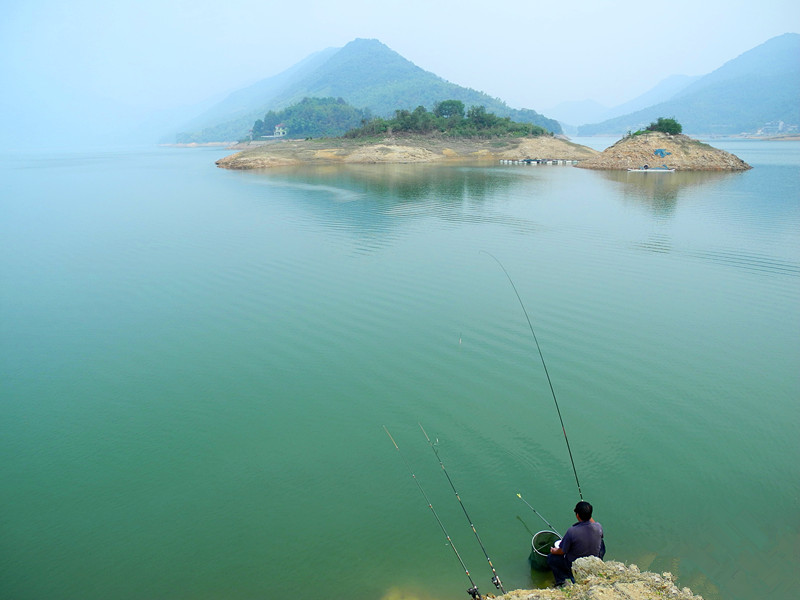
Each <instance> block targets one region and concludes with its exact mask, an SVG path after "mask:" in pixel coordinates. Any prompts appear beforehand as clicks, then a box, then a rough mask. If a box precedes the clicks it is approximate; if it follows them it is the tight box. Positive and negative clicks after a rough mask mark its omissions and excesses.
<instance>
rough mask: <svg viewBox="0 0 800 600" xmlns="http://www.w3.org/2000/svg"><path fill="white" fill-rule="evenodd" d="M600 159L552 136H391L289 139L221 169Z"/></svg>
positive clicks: (248, 152)
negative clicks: (536, 159)
mask: <svg viewBox="0 0 800 600" xmlns="http://www.w3.org/2000/svg"><path fill="white" fill-rule="evenodd" d="M237 148H241V146H237ZM596 154H597V151H596V150H593V149H591V148H587V147H586V146H581V145H579V144H575V143H572V142H569V141H566V140H563V139H561V138H556V137H552V136H540V137H530V138H499V139H498V138H489V139H472V138H452V137H443V136H435V135H431V136H394V137H392V136H390V137H387V138H385V139H382V140H380V141H375V140H370V141H365V140H351V139H346V138H333V139H327V140H285V141H281V142H277V143H270V144H264V145H259V146H254V147H252V148H246V147H245V149H243V150H242V151H241V152H238V153H236V154H233V155H231V156H226V157H225V158H223V159H220V160H218V161H217V166H219V167H222V168H225V169H268V168H271V167H279V166H291V165H301V164H337V163H361V164H370V163H423V162H424V163H433V162H443V163H447V162H454V163H463V162H483V161H497V160H524V159H526V158H540V159H558V160H585V159H587V158H590V157H592V156H594V155H596Z"/></svg>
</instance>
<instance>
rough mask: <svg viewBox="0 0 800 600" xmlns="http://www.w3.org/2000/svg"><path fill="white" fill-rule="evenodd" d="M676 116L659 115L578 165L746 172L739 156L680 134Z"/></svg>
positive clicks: (658, 169)
mask: <svg viewBox="0 0 800 600" xmlns="http://www.w3.org/2000/svg"><path fill="white" fill-rule="evenodd" d="M682 129H683V128H682V126H681V124H680V123H678V122H677V121H676V120H675V119H671V118H665V117H659V118H658V120H657V121H654V122H652V123H650V125H649V126H648V127H647V128H646V129H640V130H639V131H636V132H633V133H628V135H626V136H625V137H623V138H622V139H621V140H619V141H618V142H617V143H615V144H614V145H613V146H610V147H608V148H606V149H605V150H603V152H602V153H600V154H598V155H597V156H594V157H592V158H590V159H588V160H585V161H582V162H581V163H580V164H578V165H577V166H579V167H581V168H584V169H606V170H622V171H625V170H632V169H633V170H638V171H648V170H650V169H652V170H653V171H669V170H675V171H746V170H747V169H750V168H752V167H751V166H750V165H748V164H747V163H746V162H744V161H743V160H741V159H740V158H739V157H738V156H735V155H733V154H731V153H730V152H725V151H724V150H720V149H719V148H714V147H713V146H709V145H708V144H705V143H703V142H701V141H699V140H695V139H693V138H690V137H689V136H687V135H683V133H682Z"/></svg>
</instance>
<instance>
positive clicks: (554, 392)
mask: <svg viewBox="0 0 800 600" xmlns="http://www.w3.org/2000/svg"><path fill="white" fill-rule="evenodd" d="M481 252H483V253H484V254H488V255H489V256H491V257H492V258H493V259H494V260H495V262H496V263H497V264H498V265H500V268H501V269H503V273H505V274H506V277H507V278H508V282H509V283H510V284H511V287H512V288H514V293H515V294H516V295H517V300H519V305H520V306H521V307H522V312H524V313H525V318H526V319H527V320H528V327H529V328H530V330H531V335H533V341H534V342H536V349H537V350H538V351H539V358H541V359H542V366H543V367H544V374H545V375H546V376H547V383H548V384H549V385H550V393H551V394H552V395H553V402H555V405H556V412H557V413H558V420H559V421H560V422H561V431H562V432H563V433H564V441H565V442H567V452H568V453H569V461H570V463H572V472H573V473H574V474H575V484H576V485H577V486H578V495H579V496H580V497H581V500H583V492H582V491H581V482H580V481H578V471H577V470H576V469H575V460H574V459H573V458H572V448H570V445H569V438H568V437H567V429H566V427H564V419H563V418H562V417H561V409H560V408H559V406H558V400H557V399H556V391H555V389H553V382H552V381H551V380H550V373H549V372H548V371H547V363H545V362H544V354H542V348H541V347H540V346H539V340H538V339H537V338H536V332H535V331H534V330H533V323H531V318H530V317H529V316H528V311H527V310H526V309H525V305H524V304H523V303H522V298H521V297H520V295H519V291H517V286H516V285H514V280H513V279H511V275H509V274H508V271H506V268H505V267H504V266H503V263H501V262H500V259H499V258H497V257H496V256H495V255H494V254H491V253H489V252H487V251H486V250H481Z"/></svg>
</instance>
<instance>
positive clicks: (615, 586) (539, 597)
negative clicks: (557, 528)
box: [498, 556, 703, 600]
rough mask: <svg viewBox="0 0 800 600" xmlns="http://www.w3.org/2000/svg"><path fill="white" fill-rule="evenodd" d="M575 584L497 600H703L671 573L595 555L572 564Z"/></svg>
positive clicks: (509, 595)
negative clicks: (570, 599) (642, 567)
mask: <svg viewBox="0 0 800 600" xmlns="http://www.w3.org/2000/svg"><path fill="white" fill-rule="evenodd" d="M572 574H573V575H574V576H575V583H574V584H570V582H567V585H565V586H564V587H562V588H548V589H543V590H514V591H513V592H508V593H507V594H505V595H503V596H499V597H498V598H503V599H504V600H544V599H550V600H560V599H561V598H573V599H574V598H584V599H586V600H653V599H655V598H669V599H671V600H703V597H702V596H697V595H695V594H693V593H692V591H691V590H690V589H689V588H683V589H678V586H677V585H675V581H674V579H673V576H672V574H671V573H661V574H658V573H649V572H646V571H644V572H642V571H640V570H639V567H637V566H636V565H625V564H623V563H619V562H613V561H608V562H603V561H602V560H600V559H599V558H597V557H595V556H589V557H586V558H579V559H578V560H576V561H575V563H574V564H573V565H572Z"/></svg>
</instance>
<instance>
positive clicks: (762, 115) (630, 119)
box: [578, 33, 800, 135]
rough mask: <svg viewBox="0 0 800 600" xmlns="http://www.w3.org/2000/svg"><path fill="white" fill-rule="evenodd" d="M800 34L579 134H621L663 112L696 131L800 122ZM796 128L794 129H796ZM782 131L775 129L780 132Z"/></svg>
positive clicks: (780, 39)
mask: <svg viewBox="0 0 800 600" xmlns="http://www.w3.org/2000/svg"><path fill="white" fill-rule="evenodd" d="M798 57H800V34H797V33H786V34H784V35H781V36H778V37H774V38H772V39H770V40H768V41H766V42H764V43H763V44H761V45H759V46H757V47H755V48H753V49H752V50H749V51H748V52H745V53H744V54H742V55H740V56H738V57H737V58H734V59H733V60H730V61H728V62H727V63H725V64H724V65H722V66H721V67H720V68H719V69H717V70H715V71H713V72H711V73H709V74H708V75H705V76H703V77H701V78H700V79H698V80H697V81H695V82H694V83H692V84H691V85H689V86H688V87H686V88H685V89H683V90H681V91H680V92H679V93H677V94H676V95H675V96H674V97H672V98H670V99H669V100H667V101H666V102H662V103H660V104H656V105H653V106H650V107H649V108H645V109H642V110H639V111H637V112H633V113H630V114H627V115H624V116H622V117H617V118H614V119H609V120H608V121H604V122H602V123H597V124H593V125H582V126H581V127H579V128H578V135H604V134H605V135H609V134H613V135H622V134H624V133H625V132H626V131H628V130H636V129H639V128H640V127H642V126H643V125H646V124H647V123H648V122H650V121H652V120H654V119H656V118H657V117H659V116H663V115H669V116H671V117H675V118H676V119H677V120H678V121H680V122H681V123H682V124H683V129H684V131H687V132H689V133H692V134H723V135H724V134H739V133H756V132H757V131H759V130H761V129H764V128H765V127H771V128H775V129H777V128H778V127H781V125H779V124H780V123H783V125H782V127H784V128H787V127H788V126H795V127H798V126H800V101H799V99H800V60H798ZM795 131H796V129H795ZM777 132H778V131H776V133H777Z"/></svg>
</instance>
